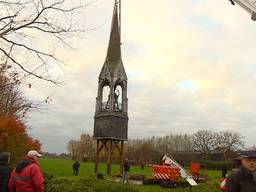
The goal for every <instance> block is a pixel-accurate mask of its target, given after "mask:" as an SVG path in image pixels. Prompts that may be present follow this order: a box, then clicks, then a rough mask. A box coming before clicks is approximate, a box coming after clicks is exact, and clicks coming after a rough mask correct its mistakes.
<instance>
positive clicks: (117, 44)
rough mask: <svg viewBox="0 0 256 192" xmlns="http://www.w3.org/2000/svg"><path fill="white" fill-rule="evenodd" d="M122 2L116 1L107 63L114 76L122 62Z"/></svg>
mask: <svg viewBox="0 0 256 192" xmlns="http://www.w3.org/2000/svg"><path fill="white" fill-rule="evenodd" d="M120 5H121V4H120V0H119V1H117V0H115V5H114V11H113V16H112V24H111V30H110V38H109V44H108V51H107V57H106V62H107V64H108V66H109V69H110V72H111V73H112V74H113V73H114V72H115V70H116V68H117V66H118V64H119V63H120V61H121V35H120V33H121V27H120V22H121V19H120V13H121V12H120Z"/></svg>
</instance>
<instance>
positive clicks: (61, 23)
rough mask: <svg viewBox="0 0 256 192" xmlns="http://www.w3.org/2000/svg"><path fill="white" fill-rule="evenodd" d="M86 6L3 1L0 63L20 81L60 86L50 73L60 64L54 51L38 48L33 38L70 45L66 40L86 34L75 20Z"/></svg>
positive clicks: (65, 0) (67, 1)
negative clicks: (43, 82)
mask: <svg viewBox="0 0 256 192" xmlns="http://www.w3.org/2000/svg"><path fill="white" fill-rule="evenodd" d="M85 6H88V4H86V5H85V4H81V3H80V1H79V0H77V1H75V0H73V1H72V0H3V1H0V59H1V60H2V61H3V63H4V64H8V66H10V68H12V69H13V70H15V71H16V72H18V73H19V74H21V75H19V77H18V78H19V81H21V80H23V79H24V78H27V77H28V76H31V75H32V76H34V77H36V78H39V79H43V80H46V81H50V82H53V83H57V79H52V77H51V75H50V74H49V71H48V69H49V66H50V65H52V64H53V65H56V64H57V65H59V64H60V63H61V60H60V59H59V58H58V57H57V56H56V55H55V53H54V50H52V51H49V50H50V49H51V47H47V48H43V47H42V46H36V45H35V44H34V43H35V39H34V37H35V36H43V38H44V39H45V40H48V39H51V40H55V41H56V42H60V43H61V44H64V45H68V43H67V42H66V40H67V38H70V37H72V36H74V35H77V34H79V33H80V32H83V31H85V30H84V29H81V27H79V25H78V23H77V22H76V20H75V19H74V18H75V16H74V15H75V13H76V11H77V10H78V9H81V8H83V7H85Z"/></svg>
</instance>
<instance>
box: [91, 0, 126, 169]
mask: <svg viewBox="0 0 256 192" xmlns="http://www.w3.org/2000/svg"><path fill="white" fill-rule="evenodd" d="M120 8H121V0H119V1H117V0H115V5H114V11H113V17H112V25H111V31H110V39H109V44H108V50H107V56H106V59H105V62H104V65H103V68H102V70H101V72H100V75H99V81H98V95H97V98H96V110H95V117H94V118H95V119H94V134H93V137H94V139H97V153H96V161H95V172H96V173H97V172H98V162H99V154H100V152H101V151H102V150H103V149H105V150H106V151H107V154H108V162H107V174H111V162H112V153H113V152H114V151H115V149H117V150H118V151H119V153H120V156H121V168H122V159H123V144H124V141H126V140H127V133H128V114H127V110H128V99H127V76H126V73H125V69H124V65H123V62H122V57H121V40H120V39H121V23H120V15H121V14H120V13H121V11H120V10H121V9H120Z"/></svg>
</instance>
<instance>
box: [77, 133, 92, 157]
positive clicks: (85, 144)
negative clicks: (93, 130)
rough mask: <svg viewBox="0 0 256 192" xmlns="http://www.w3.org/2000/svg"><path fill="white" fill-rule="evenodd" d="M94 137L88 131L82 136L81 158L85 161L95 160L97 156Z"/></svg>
mask: <svg viewBox="0 0 256 192" xmlns="http://www.w3.org/2000/svg"><path fill="white" fill-rule="evenodd" d="M94 146H95V145H94V140H93V138H92V137H91V136H90V135H89V134H86V133H83V134H81V137H80V154H81V157H80V158H81V159H82V160H84V161H88V160H93V159H94V156H95V151H96V149H95V147H94Z"/></svg>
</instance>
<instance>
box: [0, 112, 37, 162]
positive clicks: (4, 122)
mask: <svg viewBox="0 0 256 192" xmlns="http://www.w3.org/2000/svg"><path fill="white" fill-rule="evenodd" d="M31 149H34V150H40V149H41V143H40V142H39V140H36V139H33V138H32V137H30V136H29V135H28V133H27V127H26V125H25V124H24V123H23V122H22V121H21V120H19V119H18V118H17V117H15V116H14V115H7V116H0V151H8V152H11V154H12V155H11V157H12V162H17V161H19V160H20V159H21V158H22V157H23V156H24V155H25V154H26V153H27V151H29V150H31Z"/></svg>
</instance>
